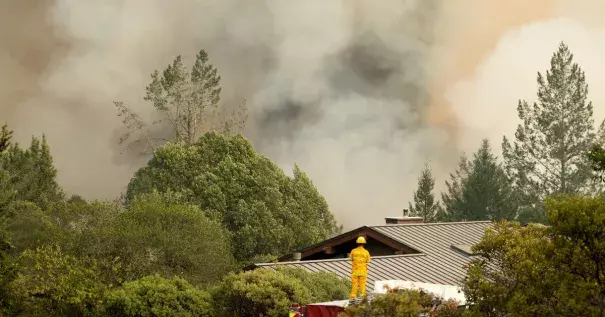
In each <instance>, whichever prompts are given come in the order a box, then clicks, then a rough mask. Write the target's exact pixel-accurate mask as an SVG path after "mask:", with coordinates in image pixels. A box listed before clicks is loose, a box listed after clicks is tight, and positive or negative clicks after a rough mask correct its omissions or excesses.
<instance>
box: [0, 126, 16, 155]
mask: <svg viewBox="0 0 605 317" xmlns="http://www.w3.org/2000/svg"><path fill="white" fill-rule="evenodd" d="M12 138H13V131H12V130H11V129H9V128H8V125H6V124H5V125H3V126H2V130H0V153H3V152H4V151H6V150H7V149H8V148H9V147H10V145H11V140H12Z"/></svg>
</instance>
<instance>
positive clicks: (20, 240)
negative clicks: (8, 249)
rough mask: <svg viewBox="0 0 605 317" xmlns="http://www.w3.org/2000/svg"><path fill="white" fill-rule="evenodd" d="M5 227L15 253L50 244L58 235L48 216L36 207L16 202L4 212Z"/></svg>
mask: <svg viewBox="0 0 605 317" xmlns="http://www.w3.org/2000/svg"><path fill="white" fill-rule="evenodd" d="M5 217H6V218H5V225H6V229H7V230H8V232H10V235H11V240H12V244H13V246H14V247H15V248H16V250H17V251H19V252H22V251H25V250H26V249H35V248H37V247H39V246H42V245H44V244H47V243H52V242H53V241H55V239H57V237H58V235H59V234H60V233H59V232H58V231H57V227H56V226H55V224H54V222H53V221H52V219H51V218H50V216H49V215H48V214H47V213H46V212H45V211H44V210H42V209H41V208H40V207H39V206H38V205H36V204H34V203H32V202H27V201H17V202H14V203H12V204H10V205H9V206H8V207H7V208H6V211H5Z"/></svg>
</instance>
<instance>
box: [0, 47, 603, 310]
mask: <svg viewBox="0 0 605 317" xmlns="http://www.w3.org/2000/svg"><path fill="white" fill-rule="evenodd" d="M150 79H151V80H150V83H149V85H148V86H147V87H146V90H145V97H144V100H145V101H146V102H147V103H148V104H149V106H150V107H153V108H154V109H155V110H156V112H157V115H158V118H162V120H161V122H160V121H158V122H154V123H158V124H161V125H162V128H161V129H160V130H161V131H162V133H161V135H160V134H158V133H157V131H160V130H158V129H153V128H152V127H153V125H154V124H153V123H151V124H150V123H146V122H144V120H143V119H142V118H141V116H139V115H138V114H137V113H136V112H135V111H133V109H131V108H130V107H129V106H128V105H127V104H125V103H124V102H121V101H115V102H114V104H115V107H116V112H117V114H118V115H120V116H121V118H122V120H123V123H124V126H125V128H126V129H127V130H128V133H126V134H125V135H124V136H123V137H122V138H121V139H120V142H122V143H123V144H124V145H125V146H126V147H127V148H128V150H129V151H135V152H139V153H140V154H141V155H146V156H148V157H149V160H148V162H147V163H146V165H145V166H143V167H141V168H140V169H139V170H138V171H137V172H136V173H135V174H134V175H133V177H132V178H131V180H130V182H129V183H128V184H125V187H126V191H125V192H124V194H123V195H122V196H120V197H116V199H115V200H112V201H98V200H95V201H87V200H85V199H83V198H82V197H80V196H78V195H77V193H66V192H65V191H64V190H63V189H62V188H61V186H60V185H59V184H58V182H57V174H58V171H57V169H56V167H55V166H54V164H53V156H52V144H49V142H48V140H47V139H46V137H45V136H44V135H42V136H34V137H32V139H31V142H30V144H29V145H27V144H25V145H24V144H19V143H17V142H15V141H14V140H13V138H12V134H13V131H12V130H11V127H10V126H7V125H4V126H3V127H2V131H1V135H0V152H1V154H0V265H1V266H0V308H1V310H0V315H5V316H213V317H227V316H229V317H244V316H276V317H277V316H285V315H286V314H287V313H288V308H289V305H290V303H293V302H295V303H300V304H307V303H313V302H326V301H330V300H340V299H344V298H346V297H347V294H348V291H349V286H350V285H349V281H347V280H341V279H339V278H338V277H337V276H336V275H334V274H328V273H309V272H306V271H303V270H296V269H278V270H276V271H270V270H263V269H259V270H254V271H246V272H244V271H243V270H242V269H243V268H244V267H245V266H247V265H249V264H252V263H258V262H270V261H274V260H276V259H277V257H279V256H281V255H284V254H287V253H291V252H293V251H295V250H298V249H300V248H303V247H305V246H309V245H312V244H315V243H318V242H320V241H323V240H325V239H328V238H330V237H332V236H334V235H336V234H338V233H340V232H342V230H343V228H342V226H340V225H339V224H338V223H337V221H336V219H335V217H334V215H333V214H332V212H331V210H330V208H329V205H328V203H327V201H326V200H325V199H324V197H323V196H322V195H321V193H320V192H319V191H318V189H317V188H316V187H315V186H314V184H313V182H312V180H311V179H310V178H309V177H308V176H307V175H306V174H305V172H304V171H302V170H301V169H300V167H299V166H297V165H295V166H294V169H293V171H292V174H291V175H292V176H289V175H288V174H287V173H286V172H285V171H284V170H282V169H281V168H280V167H279V166H278V165H276V164H275V163H274V162H272V161H271V160H270V159H269V158H268V157H266V156H264V155H262V154H261V153H258V152H257V151H256V150H255V148H254V146H253V144H252V143H251V142H250V141H249V140H248V139H246V138H245V137H244V136H243V135H242V130H243V128H244V127H245V124H246V111H247V108H246V103H245V101H243V102H242V103H241V104H240V105H238V106H237V107H236V108H237V109H235V110H227V109H226V108H224V107H223V105H222V104H221V89H222V88H221V77H220V74H219V70H218V69H217V68H216V67H214V66H213V65H212V63H211V62H210V59H209V57H208V54H207V53H206V52H205V51H204V50H200V51H199V53H198V54H197V57H196V60H195V62H194V63H193V65H191V66H187V65H185V63H184V61H183V60H182V58H181V57H180V56H177V57H175V58H174V60H173V62H172V63H171V64H170V65H168V66H167V67H166V68H165V69H163V70H161V71H159V70H156V71H154V72H153V73H151V77H150ZM536 95H537V99H536V100H535V101H526V100H519V103H518V105H517V111H518V117H519V122H520V123H519V125H518V128H517V130H516V133H515V134H514V135H512V136H504V137H503V140H502V144H501V149H502V158H499V157H497V155H496V154H495V153H494V152H495V151H494V149H493V146H494V145H492V144H490V143H489V142H488V141H487V140H483V141H482V142H481V143H480V144H478V148H477V151H476V152H475V153H473V154H472V155H470V156H467V155H462V156H461V157H460V159H459V164H458V167H457V169H456V170H455V171H452V172H451V174H450V176H449V178H448V180H447V181H446V182H445V188H446V189H445V191H444V192H443V193H441V194H440V196H439V197H437V196H436V195H435V192H434V191H435V190H434V189H435V178H434V176H433V175H432V172H431V166H430V163H429V162H427V163H426V164H425V167H424V168H423V170H422V171H421V173H420V177H419V178H418V188H417V190H416V191H415V192H414V193H413V201H411V202H410V204H409V209H410V211H411V213H412V214H413V215H416V216H420V217H423V218H424V220H425V222H450V221H474V220H492V221H494V222H495V227H494V230H492V231H489V232H487V233H486V235H485V237H484V239H483V241H481V243H480V244H478V245H476V246H475V247H474V248H475V250H476V252H477V253H478V254H481V255H482V257H480V258H478V259H477V260H475V261H473V262H472V263H471V265H469V267H468V268H467V269H468V277H467V280H465V282H464V290H465V294H466V296H467V298H468V299H469V301H470V302H472V303H474V305H473V306H472V307H471V308H470V309H469V310H467V311H464V312H461V311H456V310H455V309H453V308H452V309H451V311H450V310H447V309H443V310H442V311H441V310H440V311H438V312H437V313H438V315H439V316H462V315H463V314H464V315H469V316H471V315H472V316H528V315H531V316H553V315H556V316H596V315H598V316H603V315H604V314H605V273H603V272H605V258H604V256H603V254H605V250H603V248H604V245H605V244H604V243H603V241H605V233H603V232H602V228H603V227H605V200H604V198H603V197H602V190H603V178H602V172H603V171H605V150H604V149H603V147H602V145H603V141H604V140H605V139H604V137H605V131H604V125H603V124H601V125H600V128H597V125H596V124H595V119H594V118H593V105H592V103H591V102H590V101H589V99H588V84H587V79H586V78H585V75H584V72H583V70H582V68H581V67H580V65H578V64H577V63H576V62H575V61H574V59H573V54H572V52H571V50H570V48H569V47H567V46H566V45H565V44H564V43H561V44H560V46H559V47H558V48H557V49H556V51H555V52H554V53H553V55H552V57H551V60H550V68H549V69H548V70H546V72H539V73H538V76H537V93H536ZM511 106H514V105H511ZM166 131H168V132H166ZM545 225H546V226H545ZM428 302H430V300H429V301H428ZM428 302H427V300H426V298H425V297H423V295H422V294H417V293H414V292H400V293H397V294H388V295H386V297H384V298H381V299H379V300H377V303H378V304H377V305H378V306H373V308H371V309H375V311H370V310H371V309H370V308H367V311H365V312H364V311H363V309H362V311H358V312H357V313H358V314H359V316H370V315H371V316H392V314H397V315H398V316H415V315H417V314H418V313H420V312H421V311H425V310H426V309H427V308H426V306H427V305H428V304H430V303H428ZM427 303H428V304H427ZM380 305H383V306H384V307H383V309H382V310H380V311H377V310H376V309H378V308H376V307H380ZM428 306H430V305H428ZM364 314H365V315H364Z"/></svg>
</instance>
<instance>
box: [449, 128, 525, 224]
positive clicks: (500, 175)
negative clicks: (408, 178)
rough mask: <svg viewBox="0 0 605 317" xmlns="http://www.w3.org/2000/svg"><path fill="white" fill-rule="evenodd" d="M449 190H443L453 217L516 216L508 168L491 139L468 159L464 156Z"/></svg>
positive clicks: (453, 175) (493, 218)
mask: <svg viewBox="0 0 605 317" xmlns="http://www.w3.org/2000/svg"><path fill="white" fill-rule="evenodd" d="M450 177H451V181H450V182H446V186H447V189H448V191H447V192H446V193H443V194H442V200H443V203H444V210H443V213H444V214H445V218H446V219H447V220H449V221H474V220H500V219H509V220H510V219H514V218H515V216H516V212H517V206H516V203H515V196H514V192H513V189H512V186H511V185H510V182H509V180H508V178H507V177H506V174H505V173H504V169H503V168H502V166H501V165H500V164H499V163H498V162H497V158H496V156H495V155H494V154H493V153H492V150H491V146H490V143H489V141H488V140H483V141H482V142H481V147H480V148H479V150H478V151H477V152H476V153H475V154H474V155H473V160H472V161H471V162H468V160H467V158H466V157H465V156H462V158H461V159H460V163H459V167H458V169H457V171H456V173H455V174H451V175H450Z"/></svg>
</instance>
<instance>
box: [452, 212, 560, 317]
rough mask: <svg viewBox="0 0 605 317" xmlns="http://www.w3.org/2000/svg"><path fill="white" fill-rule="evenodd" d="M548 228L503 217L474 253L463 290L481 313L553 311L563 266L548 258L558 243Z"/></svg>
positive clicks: (541, 313)
mask: <svg viewBox="0 0 605 317" xmlns="http://www.w3.org/2000/svg"><path fill="white" fill-rule="evenodd" d="M546 231H547V228H546V227H544V226H542V225H537V224H529V225H528V226H526V227H522V226H521V225H520V224H519V223H516V222H497V223H496V224H495V225H494V228H493V229H492V230H488V231H487V232H486V233H485V236H484V237H483V238H482V240H481V242H480V243H478V244H477V245H475V246H473V249H472V250H473V252H474V253H477V254H481V257H479V258H476V259H473V260H472V261H471V263H470V264H469V267H468V273H467V278H466V280H465V283H464V287H463V291H464V294H465V296H466V298H467V301H468V302H469V303H472V306H471V308H472V310H473V311H475V312H476V313H478V314H479V315H480V316H487V317H492V316H493V317H495V316H528V315H531V316H553V315H555V314H554V312H553V310H552V309H553V307H554V306H553V303H552V302H551V300H552V299H553V294H552V293H551V290H553V289H554V285H555V284H557V283H558V280H557V279H556V278H555V274H556V272H554V271H555V270H556V269H557V268H556V267H554V266H552V265H551V263H549V261H548V257H549V256H550V255H549V254H550V253H551V252H552V248H553V245H552V243H551V242H550V241H549V239H548V237H547V234H546ZM508 314H512V315H508Z"/></svg>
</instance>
